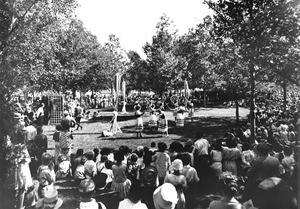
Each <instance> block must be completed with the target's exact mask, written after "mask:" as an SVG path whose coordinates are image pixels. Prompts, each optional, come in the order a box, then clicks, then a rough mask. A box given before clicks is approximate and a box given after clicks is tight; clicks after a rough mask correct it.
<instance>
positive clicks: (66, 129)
mask: <svg viewBox="0 0 300 209" xmlns="http://www.w3.org/2000/svg"><path fill="white" fill-rule="evenodd" d="M61 128H62V130H61V133H60V135H59V146H60V149H61V151H65V152H67V153H68V157H69V156H70V153H71V148H72V140H73V135H72V133H71V131H70V123H69V120H68V119H66V118H64V119H62V121H61Z"/></svg>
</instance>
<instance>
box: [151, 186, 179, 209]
mask: <svg viewBox="0 0 300 209" xmlns="http://www.w3.org/2000/svg"><path fill="white" fill-rule="evenodd" d="M177 201H178V198H177V191H176V188H175V186H174V185H173V184H170V183H164V184H163V185H161V186H160V187H158V188H157V189H156V190H155V191H154V193H153V202H154V207H155V209H174V208H175V207H176V205H177Z"/></svg>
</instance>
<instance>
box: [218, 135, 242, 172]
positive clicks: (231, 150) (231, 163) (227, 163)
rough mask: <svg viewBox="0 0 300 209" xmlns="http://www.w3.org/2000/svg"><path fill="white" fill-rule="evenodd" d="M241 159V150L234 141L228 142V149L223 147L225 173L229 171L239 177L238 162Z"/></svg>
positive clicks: (228, 140)
mask: <svg viewBox="0 0 300 209" xmlns="http://www.w3.org/2000/svg"><path fill="white" fill-rule="evenodd" d="M240 157H241V150H239V149H238V148H237V142H236V141H235V140H234V139H230V138H229V139H227V140H226V147H223V150H222V158H223V164H222V169H223V171H229V172H231V173H232V174H233V175H235V176H237V171H238V169H237V164H236V160H237V159H238V158H240Z"/></svg>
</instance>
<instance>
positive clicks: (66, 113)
mask: <svg viewBox="0 0 300 209" xmlns="http://www.w3.org/2000/svg"><path fill="white" fill-rule="evenodd" d="M63 120H68V122H69V128H74V127H75V125H76V121H75V120H74V118H73V117H72V116H71V115H70V113H69V111H68V110H65V111H64V116H63ZM72 130H73V129H72Z"/></svg>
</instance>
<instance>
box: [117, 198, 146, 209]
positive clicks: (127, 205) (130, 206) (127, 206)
mask: <svg viewBox="0 0 300 209" xmlns="http://www.w3.org/2000/svg"><path fill="white" fill-rule="evenodd" d="M118 209H148V207H147V206H146V204H144V203H142V202H141V201H138V202H137V203H133V202H131V201H130V200H129V199H125V200H122V201H121V202H120V203H119V207H118Z"/></svg>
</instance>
